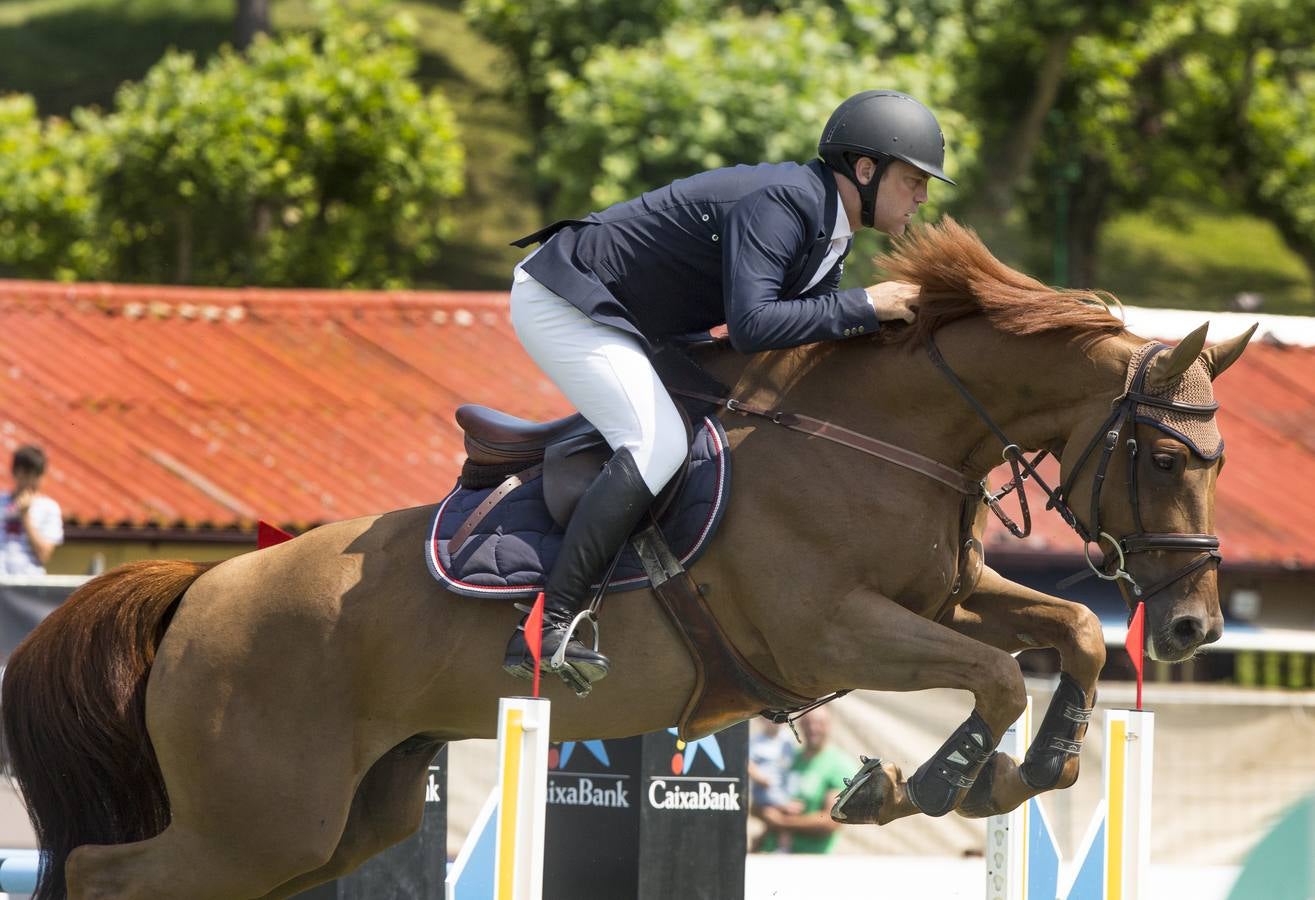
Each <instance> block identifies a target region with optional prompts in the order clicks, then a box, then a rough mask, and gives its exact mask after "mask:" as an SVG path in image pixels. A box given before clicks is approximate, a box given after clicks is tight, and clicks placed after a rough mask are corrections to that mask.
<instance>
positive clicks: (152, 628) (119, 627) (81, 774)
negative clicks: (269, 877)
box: [0, 561, 212, 900]
mask: <svg viewBox="0 0 1315 900" xmlns="http://www.w3.org/2000/svg"><path fill="white" fill-rule="evenodd" d="M210 565H212V564H201V563H192V562H179V561H150V562H138V563H130V564H128V565H125V566H120V567H118V568H116V569H114V570H112V571H110V572H107V573H105V574H104V575H101V576H100V577H98V578H95V579H93V580H92V581H89V582H87V583H86V584H84V585H83V586H82V587H80V588H79V589H78V590H77V591H75V592H74V593H73V595H72V596H70V597H69V598H68V600H66V601H65V602H64V603H63V604H62V605H61V606H59V607H58V608H56V609H55V610H54V612H52V613H51V614H50V615H49V616H48V617H47V618H46V620H45V621H44V622H42V623H41V624H40V625H39V626H37V628H36V630H34V631H33V632H32V633H31V634H30V635H28V637H27V639H26V640H24V641H23V642H22V643H21V644H19V646H18V649H16V650H15V651H14V653H13V654H12V655H11V656H10V657H9V661H8V663H7V665H6V667H5V673H4V685H3V689H2V693H0V699H2V701H3V702H0V714H2V715H3V718H4V746H5V754H6V756H7V758H8V762H9V766H10V768H11V772H12V774H13V776H14V779H15V780H16V781H17V782H18V786H19V789H20V790H21V791H22V795H23V801H24V803H25V804H26V805H27V812H28V816H29V818H31V820H32V826H33V828H34V829H35V831H36V836H37V841H38V843H39V844H40V846H41V849H42V850H43V851H44V852H45V854H46V857H45V860H44V861H43V864H42V867H41V881H40V884H39V885H38V889H37V892H36V893H35V894H34V895H33V898H34V900H62V898H63V897H64V896H65V894H66V885H65V882H64V863H65V861H66V860H67V859H68V855H69V854H70V853H71V852H72V851H73V849H74V848H75V847H78V846H80V845H82V844H121V843H126V842H129V841H139V840H144V839H146V838H149V837H153V836H154V835H156V834H159V833H160V832H161V831H163V830H164V828H165V826H167V825H168V824H169V798H168V796H167V795H166V793H165V789H164V779H163V778H162V776H161V775H160V766H159V763H158V762H157V761H156V758H155V750H154V749H153V748H152V747H151V742H150V738H149V737H148V736H147V734H146V678H147V676H148V675H149V674H150V671H151V664H152V663H153V662H154V660H155V652H156V650H157V649H158V647H159V646H160V639H161V638H162V637H164V630H165V628H166V627H168V624H169V620H170V619H171V618H172V616H173V611H174V608H175V606H176V604H177V601H178V600H179V598H181V597H182V595H183V592H184V591H186V590H187V588H188V586H190V585H191V584H192V582H193V581H195V580H196V579H197V578H198V577H199V576H200V575H201V573H202V572H204V571H205V570H206V569H208V568H210Z"/></svg>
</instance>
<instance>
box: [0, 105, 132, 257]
mask: <svg viewBox="0 0 1315 900" xmlns="http://www.w3.org/2000/svg"><path fill="white" fill-rule="evenodd" d="M101 151H102V148H101V147H100V146H99V144H98V142H97V141H95V140H94V139H91V138H90V137H89V136H88V135H86V134H84V133H82V132H80V131H79V130H77V129H75V128H73V127H72V126H71V125H70V124H69V123H68V122H65V121H63V120H59V119H51V120H49V121H47V122H42V121H41V120H40V119H39V118H38V117H37V112H36V103H35V101H34V100H33V99H32V98H31V97H29V96H26V95H11V96H7V97H0V185H3V186H4V188H3V190H0V271H3V272H5V273H7V274H9V275H17V276H22V277H28V278H59V279H71V278H73V277H75V276H77V275H85V276H90V277H100V276H102V275H103V273H104V272H105V270H106V266H107V264H108V261H109V254H108V253H107V252H106V251H105V249H104V248H103V247H102V246H101V245H100V244H99V243H98V242H97V241H95V240H93V239H92V233H93V230H94V222H95V220H96V215H97V211H98V198H97V194H96V192H95V186H94V184H93V183H92V175H91V172H90V171H89V168H90V167H91V166H93V165H94V159H95V157H96V156H97V155H98V154H99V153H100V152H101Z"/></svg>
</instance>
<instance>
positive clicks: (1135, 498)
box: [927, 335, 1222, 607]
mask: <svg viewBox="0 0 1315 900" xmlns="http://www.w3.org/2000/svg"><path fill="white" fill-rule="evenodd" d="M1168 349H1169V347H1168V345H1166V344H1156V345H1154V346H1153V347H1151V348H1150V350H1149V352H1148V353H1146V354H1145V356H1144V357H1143V358H1142V360H1141V363H1140V364H1139V365H1138V367H1137V369H1136V371H1135V372H1134V373H1133V377H1132V379H1131V381H1130V383H1129V386H1128V389H1127V390H1126V391H1125V392H1124V393H1123V394H1122V395H1121V396H1119V397H1116V398H1115V399H1114V401H1113V404H1112V410H1111V412H1110V414H1109V417H1108V418H1106V419H1105V422H1104V423H1103V424H1102V425H1101V426H1100V428H1098V429H1097V430H1096V433H1095V434H1094V435H1093V436H1092V438H1091V440H1090V441H1089V442H1088V443H1087V447H1086V449H1085V450H1083V451H1082V454H1081V455H1080V456H1079V457H1078V460H1077V462H1076V463H1075V464H1074V466H1073V468H1072V470H1071V471H1070V472H1069V474H1068V477H1067V478H1066V479H1064V481H1063V482H1061V484H1060V485H1059V488H1058V489H1057V490H1056V489H1053V488H1051V487H1050V486H1049V485H1048V484H1046V482H1045V480H1044V479H1043V478H1042V477H1041V474H1040V473H1039V472H1038V471H1037V468H1036V467H1037V464H1038V463H1039V462H1040V461H1041V460H1042V459H1044V458H1045V456H1046V455H1047V453H1049V451H1048V450H1042V451H1040V452H1039V453H1037V454H1036V455H1035V456H1034V457H1032V459H1031V460H1028V459H1027V458H1026V457H1025V456H1024V454H1023V451H1022V450H1021V449H1020V448H1019V446H1018V445H1017V444H1016V443H1014V442H1013V441H1011V440H1009V438H1008V436H1007V435H1006V434H1005V433H1004V431H1003V430H1002V429H1001V428H1000V426H999V425H997V424H996V423H995V421H994V420H993V419H992V418H991V416H990V414H988V413H987V411H986V408H985V407H983V406H982V404H981V403H980V402H978V400H977V398H976V397H974V396H973V395H972V394H971V393H970V392H969V391H968V389H967V388H966V387H964V384H963V382H962V381H960V380H959V377H958V376H957V375H956V374H955V373H954V370H953V369H951V368H950V366H949V364H948V363H947V362H946V361H945V357H943V356H942V355H941V352H940V349H939V348H938V347H937V346H936V342H935V340H934V339H932V338H931V336H930V335H929V336H928V338H927V353H928V355H929V356H930V357H931V361H932V363H933V364H935V366H936V368H937V369H939V370H940V372H941V374H943V375H944V376H945V377H946V379H948V380H949V382H950V383H951V384H952V385H954V387H955V388H956V389H957V390H958V391H959V393H960V395H962V396H963V398H964V399H965V400H966V401H967V402H968V404H969V405H970V406H972V408H973V409H974V410H975V411H976V412H977V415H978V417H979V418H980V419H981V420H982V421H983V422H984V423H985V424H986V426H987V427H988V428H990V429H991V431H992V432H994V433H995V436H996V437H997V438H999V440H1000V441H1001V443H1003V444H1004V451H1003V457H1004V459H1005V461H1006V462H1008V463H1009V466H1010V469H1011V470H1012V472H1013V478H1012V479H1010V481H1009V482H1008V484H1006V485H1005V486H1004V487H1003V488H1001V489H1000V490H999V491H997V492H996V493H994V494H991V493H988V492H986V491H985V489H983V500H984V501H985V502H986V503H987V505H988V506H990V507H991V509H992V510H993V511H994V512H995V514H996V515H997V516H998V517H999V518H1000V520H1001V521H1002V522H1003V523H1004V524H1005V526H1006V527H1008V528H1009V530H1010V532H1011V533H1012V534H1013V535H1014V536H1015V537H1019V538H1023V537H1027V535H1028V533H1029V532H1030V531H1031V514H1030V513H1029V512H1028V508H1027V495H1026V493H1025V492H1024V491H1023V489H1022V488H1023V482H1024V481H1026V480H1027V479H1028V478H1029V477H1030V478H1031V479H1032V480H1033V481H1034V482H1036V485H1037V487H1039V488H1041V490H1042V491H1044V492H1045V494H1046V496H1047V497H1048V498H1049V502H1047V503H1046V509H1053V510H1055V511H1056V512H1058V513H1059V515H1060V517H1061V518H1062V519H1063V520H1064V521H1065V522H1066V523H1067V524H1068V526H1069V527H1070V528H1072V529H1073V530H1074V531H1075V532H1077V535H1078V537H1080V538H1082V540H1083V554H1084V555H1085V556H1086V560H1087V566H1088V567H1089V568H1090V572H1086V571H1084V572H1082V573H1081V574H1080V577H1087V576H1088V575H1091V574H1094V575H1095V576H1096V577H1097V578H1100V579H1103V580H1105V581H1119V580H1123V581H1126V582H1127V583H1128V586H1129V589H1130V590H1131V592H1132V595H1133V597H1134V598H1135V599H1136V600H1138V601H1146V600H1149V599H1150V598H1151V597H1153V596H1154V595H1156V594H1158V593H1159V592H1160V591H1163V590H1164V589H1165V588H1167V587H1169V586H1170V585H1172V584H1174V583H1175V582H1177V581H1179V580H1180V579H1182V578H1186V577H1187V576H1188V575H1190V574H1192V573H1193V572H1195V571H1197V570H1198V569H1200V568H1202V567H1204V566H1207V565H1210V564H1211V563H1214V564H1218V563H1219V562H1220V561H1221V559H1222V557H1221V556H1220V554H1219V537H1218V536H1217V535H1213V534H1183V533H1168V534H1162V533H1157V532H1148V531H1146V528H1145V526H1144V525H1143V524H1142V515H1141V502H1140V496H1139V493H1138V483H1137V453H1138V447H1137V439H1136V437H1135V435H1134V434H1132V433H1130V434H1129V437H1128V439H1127V442H1126V445H1125V446H1126V448H1127V452H1128V500H1129V502H1130V503H1131V505H1132V515H1133V522H1134V523H1135V524H1136V527H1137V530H1136V531H1135V532H1133V533H1132V534H1128V535H1125V536H1124V537H1122V538H1116V537H1114V536H1113V535H1112V534H1110V533H1109V532H1107V531H1104V530H1103V529H1102V528H1101V524H1100V497H1101V492H1102V490H1103V489H1104V486H1105V475H1106V472H1107V470H1108V469H1109V464H1110V460H1111V459H1112V458H1113V457H1114V452H1115V450H1117V449H1118V445H1119V439H1120V436H1121V434H1122V432H1123V429H1124V427H1125V426H1128V425H1135V422H1136V412H1137V408H1138V407H1141V406H1153V407H1159V408H1161V409H1169V410H1174V411H1177V412H1183V413H1188V414H1194V415H1206V414H1210V415H1213V414H1214V412H1215V410H1217V409H1218V408H1219V404H1218V403H1206V404H1193V403H1182V402H1180V401H1177V400H1173V399H1171V398H1165V397H1155V396H1151V395H1149V394H1147V393H1146V392H1145V384H1146V375H1147V372H1148V371H1149V370H1150V365H1151V361H1152V360H1153V359H1154V358H1155V357H1156V356H1157V355H1159V354H1160V353H1162V352H1164V351H1165V350H1168ZM1129 431H1130V432H1131V431H1132V429H1129ZM1097 450H1099V451H1100V454H1099V459H1098V461H1097V463H1096V473H1095V476H1094V478H1093V480H1092V486H1091V516H1090V520H1089V521H1090V522H1091V526H1090V528H1088V527H1087V526H1085V525H1083V523H1082V522H1081V521H1080V520H1079V519H1078V517H1077V516H1076V515H1075V514H1074V513H1073V510H1072V508H1071V507H1070V506H1069V502H1068V497H1069V495H1070V493H1071V491H1072V489H1073V485H1074V482H1075V481H1076V479H1077V477H1078V474H1079V473H1080V472H1081V471H1082V470H1083V468H1084V467H1085V466H1086V464H1087V461H1088V460H1090V459H1091V458H1092V456H1093V455H1094V454H1095V453H1096V451H1097ZM1015 490H1017V491H1018V498H1019V504H1020V508H1021V509H1022V514H1023V527H1022V528H1019V527H1018V526H1017V525H1016V524H1015V523H1014V522H1012V521H1011V520H1010V519H1009V517H1008V516H1007V515H1005V513H1004V510H1003V508H1001V506H1000V500H1001V498H1003V497H1004V496H1005V495H1006V494H1009V493H1010V492H1012V491H1015ZM1102 544H1107V545H1108V546H1109V548H1110V549H1109V551H1102V550H1101V545H1102ZM1093 545H1094V546H1095V547H1096V548H1097V550H1098V551H1101V562H1100V564H1099V565H1097V564H1096V562H1095V560H1093V559H1092V551H1091V548H1092V546H1093ZM1152 550H1175V551H1182V550H1195V551H1197V555H1196V556H1195V557H1193V558H1192V560H1191V561H1189V562H1188V563H1187V564H1186V565H1184V566H1182V567H1181V568H1180V569H1178V571H1176V572H1174V573H1173V574H1172V575H1169V576H1168V577H1166V578H1162V579H1160V580H1159V581H1156V582H1154V583H1153V584H1151V585H1149V586H1147V587H1143V586H1142V585H1141V584H1140V583H1139V582H1138V581H1137V579H1136V577H1134V576H1133V575H1132V573H1130V572H1129V571H1128V570H1127V568H1126V561H1127V558H1128V557H1129V556H1131V555H1132V554H1134V553H1146V552H1149V551H1152ZM1110 569H1113V572H1112V573H1111V572H1110ZM1076 580H1078V579H1077V578H1073V579H1066V581H1065V582H1064V583H1062V584H1065V585H1066V584H1071V583H1073V581H1076ZM1134 607H1135V604H1134Z"/></svg>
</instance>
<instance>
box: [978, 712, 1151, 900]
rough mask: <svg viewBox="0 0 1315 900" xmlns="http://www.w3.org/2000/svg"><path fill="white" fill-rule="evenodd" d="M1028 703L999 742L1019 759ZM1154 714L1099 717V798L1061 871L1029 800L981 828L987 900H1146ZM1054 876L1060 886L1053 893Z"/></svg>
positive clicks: (1044, 824) (1042, 819) (1041, 815)
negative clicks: (983, 830)
mask: <svg viewBox="0 0 1315 900" xmlns="http://www.w3.org/2000/svg"><path fill="white" fill-rule="evenodd" d="M1031 713H1032V701H1031V699H1030V698H1029V699H1028V706H1027V711H1026V712H1025V713H1024V714H1023V716H1022V717H1021V718H1020V719H1019V720H1018V722H1017V723H1015V725H1014V727H1012V728H1011V729H1010V730H1009V731H1008V732H1006V734H1005V738H1004V740H1002V741H1001V744H1000V748H1001V750H1002V751H1004V752H1007V753H1009V754H1010V755H1012V756H1015V757H1016V758H1020V759H1021V758H1022V755H1023V752H1024V750H1025V747H1026V743H1027V738H1028V736H1029V735H1030V733H1031ZM1154 752H1155V714H1154V713H1150V712H1145V711H1142V710H1130V709H1112V710H1107V711H1106V712H1105V794H1104V797H1103V798H1102V799H1101V802H1100V804H1099V805H1098V806H1097V807H1096V812H1095V814H1094V815H1093V816H1092V820H1091V824H1090V826H1088V828H1087V834H1086V836H1085V838H1084V839H1083V841H1082V844H1081V846H1080V847H1079V849H1078V853H1077V857H1076V859H1075V860H1074V861H1073V863H1072V864H1071V865H1069V866H1065V865H1064V861H1063V857H1062V855H1061V854H1060V852H1059V846H1058V844H1057V843H1056V841H1055V836H1054V832H1053V831H1052V829H1051V827H1050V823H1049V822H1048V821H1047V819H1046V815H1045V812H1044V811H1043V810H1042V808H1041V805H1040V804H1039V803H1037V801H1036V799H1035V798H1033V799H1031V800H1028V801H1027V802H1026V803H1024V804H1023V805H1022V806H1020V807H1019V808H1018V809H1016V810H1014V811H1013V812H1011V813H1008V814H1006V815H1003V816H992V817H991V818H990V819H988V820H987V826H986V842H987V847H986V896H987V898H988V900H1149V898H1150V894H1149V893H1148V888H1147V887H1146V875H1147V872H1148V871H1149V869H1150V852H1151V762H1152V758H1153V756H1154ZM1061 870H1063V872H1064V874H1065V875H1066V878H1064V879H1063V888H1062V889H1061V878H1060V876H1061Z"/></svg>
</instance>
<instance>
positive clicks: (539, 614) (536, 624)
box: [525, 591, 543, 697]
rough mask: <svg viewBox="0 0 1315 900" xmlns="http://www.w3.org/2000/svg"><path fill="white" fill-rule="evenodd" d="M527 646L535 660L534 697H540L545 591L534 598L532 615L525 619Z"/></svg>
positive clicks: (531, 608) (531, 657) (531, 609)
mask: <svg viewBox="0 0 1315 900" xmlns="http://www.w3.org/2000/svg"><path fill="white" fill-rule="evenodd" d="M525 646H527V647H529V648H530V659H532V660H534V696H535V697H537V696H539V660H541V659H543V591H539V596H537V597H535V598H534V606H532V607H530V615H529V617H528V618H526V619H525Z"/></svg>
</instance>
